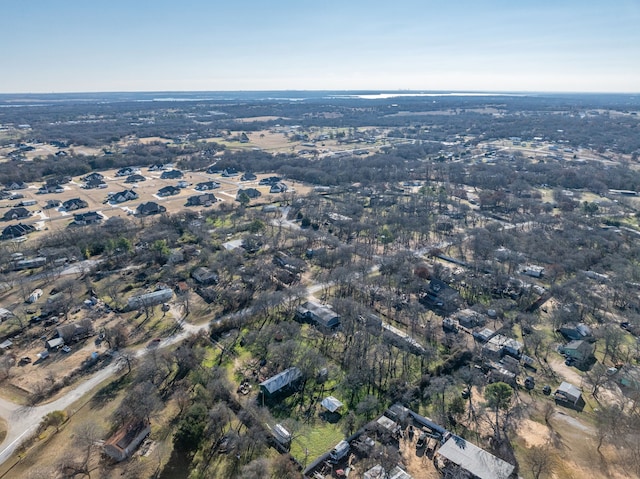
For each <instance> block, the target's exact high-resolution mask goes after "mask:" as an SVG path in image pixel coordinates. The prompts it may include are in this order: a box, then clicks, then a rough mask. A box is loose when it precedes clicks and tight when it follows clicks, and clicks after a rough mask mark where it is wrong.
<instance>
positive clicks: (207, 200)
mask: <svg viewBox="0 0 640 479" xmlns="http://www.w3.org/2000/svg"><path fill="white" fill-rule="evenodd" d="M216 201H218V199H217V198H216V197H215V196H214V195H213V193H204V194H202V195H195V196H190V197H189V198H187V204H186V205H185V206H211V205H212V204H213V203H215V202H216Z"/></svg>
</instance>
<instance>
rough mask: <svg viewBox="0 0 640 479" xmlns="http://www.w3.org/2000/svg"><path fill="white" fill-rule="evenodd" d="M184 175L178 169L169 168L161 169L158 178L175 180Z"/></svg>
mask: <svg viewBox="0 0 640 479" xmlns="http://www.w3.org/2000/svg"><path fill="white" fill-rule="evenodd" d="M183 176H184V175H183V173H182V171H180V170H169V171H163V172H162V174H161V175H160V179H162V180H177V179H178V178H182V177H183Z"/></svg>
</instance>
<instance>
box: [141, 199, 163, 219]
mask: <svg viewBox="0 0 640 479" xmlns="http://www.w3.org/2000/svg"><path fill="white" fill-rule="evenodd" d="M165 211H167V209H166V208H165V207H164V206H162V205H159V204H158V203H156V202H154V201H149V202H147V203H140V205H138V207H137V208H136V214H137V215H139V216H151V215H159V214H160V213H164V212H165Z"/></svg>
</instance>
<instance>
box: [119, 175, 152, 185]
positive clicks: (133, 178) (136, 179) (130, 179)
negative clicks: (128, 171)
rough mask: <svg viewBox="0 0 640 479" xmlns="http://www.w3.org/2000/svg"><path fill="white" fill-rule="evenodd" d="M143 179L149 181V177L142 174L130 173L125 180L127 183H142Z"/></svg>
mask: <svg viewBox="0 0 640 479" xmlns="http://www.w3.org/2000/svg"><path fill="white" fill-rule="evenodd" d="M141 181H147V179H146V178H145V177H144V176H142V175H138V174H136V175H129V176H127V179H126V180H124V182H125V183H140V182H141Z"/></svg>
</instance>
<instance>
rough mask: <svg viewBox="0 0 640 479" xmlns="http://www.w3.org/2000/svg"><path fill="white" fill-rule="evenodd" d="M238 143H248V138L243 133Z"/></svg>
mask: <svg viewBox="0 0 640 479" xmlns="http://www.w3.org/2000/svg"><path fill="white" fill-rule="evenodd" d="M240 143H249V137H248V136H247V134H246V133H245V132H242V134H241V135H240Z"/></svg>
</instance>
